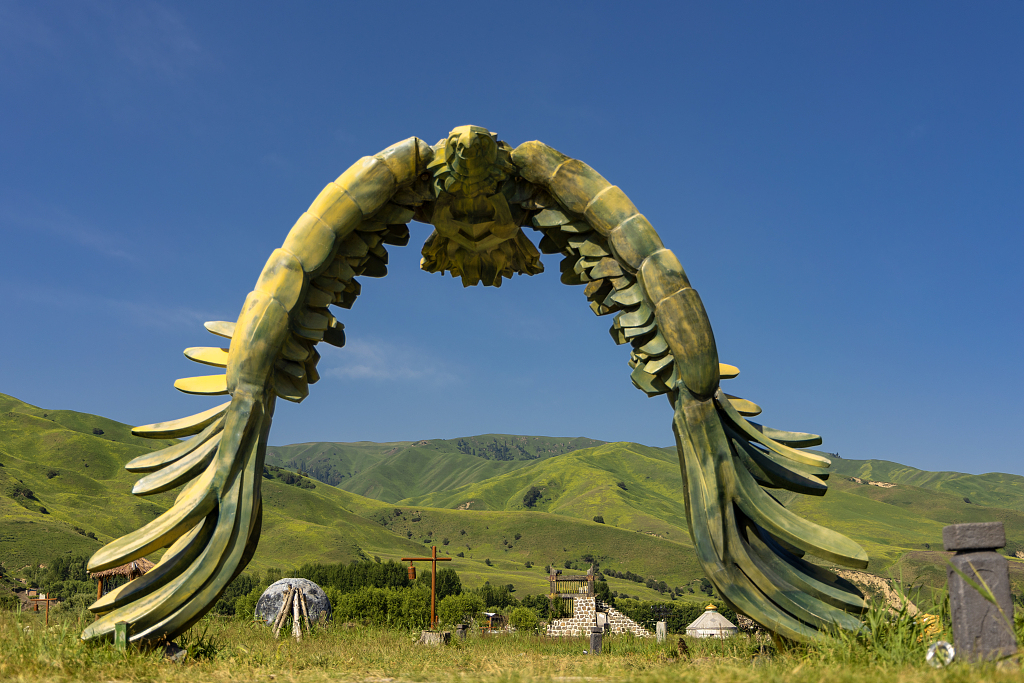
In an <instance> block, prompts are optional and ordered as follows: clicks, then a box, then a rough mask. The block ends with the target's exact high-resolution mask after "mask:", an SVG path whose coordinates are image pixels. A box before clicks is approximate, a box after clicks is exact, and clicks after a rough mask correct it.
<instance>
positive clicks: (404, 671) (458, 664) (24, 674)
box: [0, 613, 1021, 683]
mask: <svg viewBox="0 0 1024 683" xmlns="http://www.w3.org/2000/svg"><path fill="white" fill-rule="evenodd" d="M54 621H55V622H56V623H55V624H53V625H52V626H51V627H50V628H49V629H46V628H43V624H42V619H41V617H40V615H35V614H26V615H15V614H10V613H0V680H17V681H22V682H34V681H120V680H140V681H154V680H158V681H166V682H167V683H177V682H179V681H180V682H181V683H193V682H194V681H197V680H202V681H228V680H246V681H275V682H277V681H297V682H302V681H310V682H316V681H328V680H331V681H336V680H345V681H367V682H369V681H372V682H374V683H383V682H388V683H390V682H391V681H453V682H455V681H458V682H470V681H486V682H491V681H494V682H506V681H515V682H522V683H530V682H532V681H636V682H638V683H640V682H645V683H646V682H650V683H661V682H663V681H664V682H668V681H677V680H685V681H716V682H717V681H726V682H733V681H766V682H767V681H787V682H791V683H802V682H804V681H806V682H815V683H818V682H820V681H839V682H847V681H848V682H851V683H853V682H861V681H865V682H866V681H872V682H873V681H900V682H901V683H917V682H918V681H921V682H925V681H928V682H932V681H935V682H939V681H942V682H946V681H948V682H949V683H959V682H961V681H980V680H984V681H990V682H991V681H1011V680H1020V677H1021V672H1020V666H1019V665H1017V666H1016V667H1013V666H1011V667H1008V668H1007V669H1006V670H1000V669H998V668H997V667H996V666H995V665H991V664H988V665H975V666H970V665H966V664H960V663H956V662H955V663H954V664H953V665H952V666H950V667H949V668H948V669H944V670H936V669H931V668H929V667H928V666H927V665H926V664H925V659H924V654H925V649H926V647H927V642H924V641H922V642H920V643H918V642H917V639H916V636H917V635H918V634H917V633H916V632H914V631H912V630H911V631H906V632H904V633H902V634H900V635H898V636H894V635H893V634H888V635H887V634H885V633H881V632H879V633H875V634H873V635H871V636H869V637H867V638H864V639H861V640H857V639H852V638H851V639H845V640H837V641H827V642H824V643H822V644H820V645H815V646H808V647H797V648H793V649H789V650H785V651H781V652H780V651H778V650H777V649H776V648H775V647H774V646H773V645H772V643H771V641H770V640H769V639H768V638H766V637H764V636H755V637H751V636H747V635H740V636H736V637H733V638H730V639H727V640H724V641H717V640H695V639H690V638H687V639H685V640H686V643H687V647H688V649H689V653H688V654H687V655H683V656H680V654H679V650H678V649H677V637H675V636H670V637H669V639H668V641H667V642H665V643H657V642H655V641H654V640H653V639H646V640H645V639H637V638H633V637H632V636H606V637H605V639H604V643H603V646H602V653H601V654H600V655H596V656H592V655H588V654H586V653H585V651H586V650H587V649H588V648H589V643H588V641H587V640H584V639H582V638H566V639H549V638H545V637H542V636H537V635H527V634H519V633H516V634H502V635H495V636H487V637H482V636H480V635H479V633H473V634H471V635H470V637H469V638H468V639H467V640H466V641H465V642H458V641H456V642H453V643H452V644H450V645H448V646H442V647H432V646H424V645H418V644H416V643H415V641H416V638H417V636H418V635H419V634H418V633H414V632H409V631H393V630H380V629H373V628H368V627H361V626H354V625H351V624H348V625H331V626H328V627H325V628H320V629H317V630H316V631H314V632H313V633H312V634H309V635H307V636H305V637H304V638H303V641H302V642H301V643H296V642H295V641H293V640H291V639H290V638H284V637H283V638H282V639H281V640H279V641H275V640H274V639H273V636H272V634H271V632H270V629H269V628H267V627H265V626H262V625H258V624H246V623H242V622H239V621H233V620H224V619H213V618H209V617H208V618H206V619H204V620H203V621H202V622H200V623H199V624H198V625H197V626H195V627H193V629H192V630H191V631H190V632H188V633H186V634H185V635H184V636H182V637H181V638H180V639H179V641H178V642H179V643H180V644H182V645H183V646H185V647H186V649H188V651H189V656H188V657H187V658H186V659H185V661H184V662H183V663H180V664H175V663H171V662H169V661H168V660H166V659H163V658H162V657H161V654H160V653H158V652H149V653H145V652H139V651H136V650H134V649H129V651H128V652H124V653H121V652H117V651H115V650H114V649H113V647H112V646H111V645H107V644H101V645H84V644H82V643H81V641H79V640H78V633H79V632H80V630H81V627H82V623H80V622H78V621H76V620H75V619H73V618H72V619H69V620H66V621H61V620H60V618H56V619H54Z"/></svg>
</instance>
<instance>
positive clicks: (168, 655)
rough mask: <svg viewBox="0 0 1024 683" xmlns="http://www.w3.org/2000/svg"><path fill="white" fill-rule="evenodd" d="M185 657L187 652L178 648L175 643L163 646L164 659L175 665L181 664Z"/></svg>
mask: <svg viewBox="0 0 1024 683" xmlns="http://www.w3.org/2000/svg"><path fill="white" fill-rule="evenodd" d="M187 656H188V650H186V649H185V648H183V647H178V644H177V643H167V644H166V645H164V658H165V659H169V660H171V661H172V662H174V663H175V664H181V663H182V662H184V661H185V657H187Z"/></svg>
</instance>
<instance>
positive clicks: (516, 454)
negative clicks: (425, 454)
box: [455, 439, 540, 460]
mask: <svg viewBox="0 0 1024 683" xmlns="http://www.w3.org/2000/svg"><path fill="white" fill-rule="evenodd" d="M455 447H456V449H458V451H459V452H460V453H465V454H466V455H475V456H477V457H478V458H483V459H485V460H536V459H537V458H539V457H540V456H539V455H533V454H532V453H530V452H529V451H528V450H526V449H525V448H523V447H522V445H520V444H517V443H515V442H513V443H512V445H511V446H509V444H508V442H507V441H503V442H502V443H498V442H497V441H492V442H491V443H488V444H484V445H482V446H480V450H479V451H477V449H476V448H475V447H474V446H471V445H470V444H469V442H468V441H466V440H465V439H459V440H458V441H457V442H456V443H455Z"/></svg>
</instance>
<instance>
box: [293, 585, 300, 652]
mask: <svg viewBox="0 0 1024 683" xmlns="http://www.w3.org/2000/svg"><path fill="white" fill-rule="evenodd" d="M300 595H302V589H301V588H296V589H295V592H294V593H292V637H294V638H295V642H298V643H301V642H302V619H300V618H299V596H300Z"/></svg>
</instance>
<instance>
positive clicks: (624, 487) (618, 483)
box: [615, 481, 629, 491]
mask: <svg viewBox="0 0 1024 683" xmlns="http://www.w3.org/2000/svg"><path fill="white" fill-rule="evenodd" d="M615 485H616V486H618V487H619V488H620V489H622V490H623V491H628V490H629V489H627V488H626V482H624V481H617V482H615Z"/></svg>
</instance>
